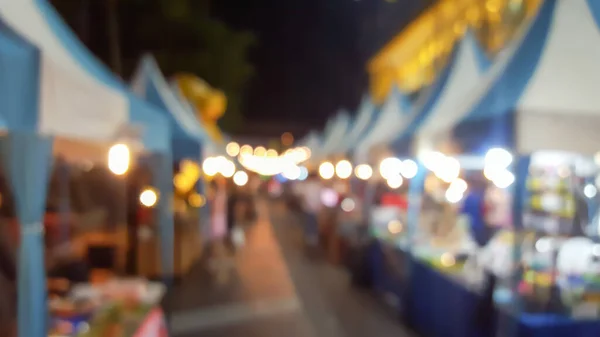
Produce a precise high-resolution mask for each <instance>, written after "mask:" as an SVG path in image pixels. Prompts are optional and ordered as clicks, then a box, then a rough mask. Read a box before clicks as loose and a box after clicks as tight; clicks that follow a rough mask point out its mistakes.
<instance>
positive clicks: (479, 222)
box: [461, 190, 488, 246]
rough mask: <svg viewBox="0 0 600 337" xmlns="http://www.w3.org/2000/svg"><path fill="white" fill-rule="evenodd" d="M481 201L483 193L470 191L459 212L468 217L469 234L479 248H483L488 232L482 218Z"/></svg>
mask: <svg viewBox="0 0 600 337" xmlns="http://www.w3.org/2000/svg"><path fill="white" fill-rule="evenodd" d="M483 201H484V192H483V191H479V190H475V191H473V190H470V191H469V192H468V194H467V197H466V198H465V201H464V203H463V207H462V212H461V213H463V214H466V215H467V216H468V217H469V220H470V221H469V222H470V230H471V234H472V235H473V238H474V239H475V241H476V242H477V244H478V245H479V246H484V245H485V244H486V243H487V241H488V232H487V228H486V225H485V221H484V217H483V216H484V215H483Z"/></svg>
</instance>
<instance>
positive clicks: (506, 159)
mask: <svg viewBox="0 0 600 337" xmlns="http://www.w3.org/2000/svg"><path fill="white" fill-rule="evenodd" d="M512 161H513V156H512V154H510V152H508V151H506V150H505V149H500V148H494V149H490V150H489V151H488V152H487V153H486V154H485V158H484V163H485V166H486V167H495V168H501V169H505V168H507V167H508V166H509V165H510V163H512Z"/></svg>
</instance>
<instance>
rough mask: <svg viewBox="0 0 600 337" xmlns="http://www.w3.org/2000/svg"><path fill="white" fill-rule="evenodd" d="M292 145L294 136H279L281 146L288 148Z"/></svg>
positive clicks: (286, 133)
mask: <svg viewBox="0 0 600 337" xmlns="http://www.w3.org/2000/svg"><path fill="white" fill-rule="evenodd" d="M293 143H294V136H292V134H291V133H289V132H285V133H284V134H282V135H281V144H283V145H285V146H290V145H292V144H293Z"/></svg>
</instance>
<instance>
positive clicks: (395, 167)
mask: <svg viewBox="0 0 600 337" xmlns="http://www.w3.org/2000/svg"><path fill="white" fill-rule="evenodd" d="M401 166H402V161H401V160H400V159H398V158H395V157H389V158H385V159H384V160H382V161H381V163H379V174H381V176H382V177H383V178H385V179H388V178H390V177H393V176H396V175H399V174H400V169H401Z"/></svg>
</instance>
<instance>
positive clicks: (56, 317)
mask: <svg viewBox="0 0 600 337" xmlns="http://www.w3.org/2000/svg"><path fill="white" fill-rule="evenodd" d="M164 293H165V288H164V286H162V285H161V284H158V283H147V282H144V281H128V280H117V281H114V282H113V281H110V282H109V283H107V285H105V286H96V285H79V286H76V287H75V288H74V289H73V290H72V291H71V292H70V293H69V295H68V296H67V297H65V298H54V299H53V300H51V301H50V303H49V304H50V308H51V310H50V313H51V317H52V321H51V322H52V324H51V328H52V333H51V334H50V336H81V337H126V336H127V337H129V336H133V337H168V332H167V326H166V320H165V317H164V314H163V311H162V309H161V308H160V307H159V302H160V300H161V299H162V297H163V295H164Z"/></svg>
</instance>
